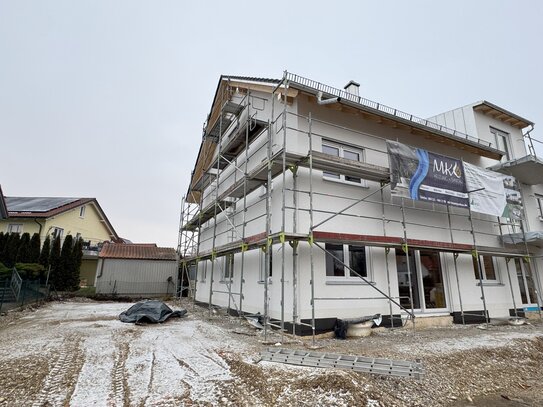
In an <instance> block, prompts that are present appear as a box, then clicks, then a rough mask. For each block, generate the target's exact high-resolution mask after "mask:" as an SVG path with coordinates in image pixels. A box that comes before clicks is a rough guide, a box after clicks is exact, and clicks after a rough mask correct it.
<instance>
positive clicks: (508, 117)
mask: <svg viewBox="0 0 543 407" xmlns="http://www.w3.org/2000/svg"><path fill="white" fill-rule="evenodd" d="M473 110H475V111H476V112H481V113H483V114H485V115H487V116H491V117H493V118H494V119H497V120H501V121H502V122H505V123H508V124H510V125H511V126H514V127H517V128H519V129H523V128H525V127H528V126H533V125H534V123H533V122H531V121H530V120H528V119H525V118H523V117H521V116H518V115H516V114H514V113H511V112H510V111H508V110H506V109H504V108H502V107H499V106H496V105H495V104H493V103H490V102H487V101H486V100H482V101H481V102H479V103H476V104H475V105H473Z"/></svg>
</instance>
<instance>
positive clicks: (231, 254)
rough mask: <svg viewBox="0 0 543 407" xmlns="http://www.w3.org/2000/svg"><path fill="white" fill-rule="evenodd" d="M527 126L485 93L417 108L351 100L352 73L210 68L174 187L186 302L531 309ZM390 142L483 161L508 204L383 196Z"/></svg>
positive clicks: (272, 315)
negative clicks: (214, 78) (188, 169)
mask: <svg viewBox="0 0 543 407" xmlns="http://www.w3.org/2000/svg"><path fill="white" fill-rule="evenodd" d="M532 129H533V123H532V122H530V121H529V120H526V119H524V118H522V117H520V116H518V115H516V114H513V113H511V112H508V111H507V110H505V109H503V108H501V107H498V106H496V105H493V104H492V103H489V102H486V101H482V102H477V103H474V104H471V105H468V106H464V107H462V108H459V109H456V110H452V111H450V112H446V113H443V114H440V115H437V116H435V117H433V118H430V119H427V120H426V119H421V118H419V117H416V116H413V115H411V114H408V113H404V112H401V111H399V110H397V109H394V108H391V107H388V106H385V105H382V104H380V103H376V102H373V101H370V100H367V99H364V98H363V97H362V96H360V95H359V85H358V84H357V83H355V82H353V81H351V82H349V83H348V84H347V86H345V88H344V90H340V89H336V88H333V87H330V86H327V85H324V84H322V83H319V82H316V81H313V80H310V79H306V78H303V77H300V76H298V75H294V74H291V73H287V72H285V73H284V75H283V77H282V78H281V79H264V78H252V77H239V76H222V77H221V78H220V79H219V84H218V87H217V91H216V94H215V97H214V99H213V102H212V107H211V111H210V113H209V115H208V117H207V120H206V123H205V126H204V134H203V139H202V144H201V146H200V150H199V153H198V157H197V160H196V163H195V166H194V171H193V173H192V179H191V183H190V186H189V188H188V191H187V194H186V196H185V197H184V200H183V208H182V214H181V225H180V237H179V254H180V255H181V256H182V273H181V280H182V282H181V283H182V284H183V285H184V286H185V287H188V291H190V294H191V295H193V296H194V297H195V300H196V301H197V302H200V303H207V304H213V305H217V306H221V307H227V308H228V309H229V311H231V312H233V313H238V314H240V313H248V314H255V313H260V314H261V315H263V316H264V320H265V321H266V324H267V325H268V326H278V327H283V328H285V329H287V330H289V331H293V332H295V333H298V334H306V333H311V332H317V333H318V332H321V331H325V330H329V329H331V328H332V327H333V326H334V323H335V322H336V319H338V318H340V319H345V318H357V317H360V316H364V315H372V314H376V313H380V314H382V316H383V319H384V324H385V325H388V326H390V325H394V326H398V325H399V324H400V323H405V321H406V320H407V319H412V318H414V317H416V320H418V318H419V317H422V318H424V317H438V318H443V319H451V318H453V320H454V321H455V322H456V323H469V322H479V321H484V320H485V319H488V318H490V319H492V318H502V317H508V316H510V315H521V316H522V315H525V314H526V313H529V312H531V313H535V314H536V315H539V316H540V315H541V304H542V300H541V295H540V293H541V280H542V277H541V270H543V264H542V262H541V254H542V249H541V247H542V244H543V240H542V237H541V236H542V234H540V233H537V232H538V231H539V230H543V227H542V226H543V185H542V184H543V162H542V161H540V160H539V159H537V158H536V157H535V152H534V149H533V145H532V143H533V140H532V139H531V137H530V133H529V132H530V131H531V130H532ZM391 141H392V142H397V143H396V144H398V143H401V145H406V146H411V147H412V148H414V150H413V151H415V149H416V150H417V151H426V152H429V154H430V155H431V156H439V157H447V159H451V160H453V161H454V160H457V161H458V162H460V163H464V164H465V165H469V164H472V166H473V167H476V168H480V169H485V168H490V169H492V170H493V171H495V173H490V172H485V174H486V176H489V177H490V178H489V180H490V179H491V178H493V175H492V174H495V176H496V177H498V178H499V177H501V175H499V174H506V175H512V176H513V177H515V178H514V179H513V180H514V181H512V182H516V185H517V186H519V188H517V191H516V192H515V191H514V192H512V193H511V194H509V193H508V194H507V196H506V197H505V198H504V200H505V199H507V202H508V203H509V202H514V203H515V204H517V205H516V207H515V214H514V216H513V215H512V214H511V213H509V215H506V216H504V215H499V216H496V215H493V214H489V213H490V212H487V213H480V212H476V211H474V210H472V208H471V207H467V206H465V207H462V206H461V205H453V204H450V203H449V202H445V201H443V200H440V199H437V200H434V201H432V200H420V199H419V200H417V199H410V198H406V197H401V196H398V194H396V193H394V191H393V190H392V188H394V187H398V185H397V183H396V182H391V175H392V177H393V178H394V174H391V170H390V166H389V162H390V149H389V148H387V145H390V143H387V142H391ZM399 145H400V144H399ZM427 154H428V153H427ZM451 162H452V161H451ZM407 167H409V166H407ZM443 168H445V167H443ZM443 168H441V169H442V170H443V171H446V170H444V169H443ZM451 168H452V167H451ZM455 171H456V175H460V174H461V171H460V170H458V171H457V170H455ZM482 171H484V170H482ZM498 173H499V174H498ZM496 177H494V178H496ZM400 183H401V182H400ZM489 184H490V181H489ZM506 187H507V185H506ZM428 188H430V187H428ZM430 189H431V188H430ZM481 190H482V191H487V192H488V191H489V187H485V186H483V187H482V188H477V189H476V190H471V191H470V190H464V191H461V193H460V195H462V196H464V198H466V203H467V202H468V201H472V202H473V201H474V199H472V198H473V197H472V194H474V193H480V192H481ZM437 202H441V203H437ZM500 214H501V212H500ZM190 271H192V272H190ZM187 280H190V284H189V281H187Z"/></svg>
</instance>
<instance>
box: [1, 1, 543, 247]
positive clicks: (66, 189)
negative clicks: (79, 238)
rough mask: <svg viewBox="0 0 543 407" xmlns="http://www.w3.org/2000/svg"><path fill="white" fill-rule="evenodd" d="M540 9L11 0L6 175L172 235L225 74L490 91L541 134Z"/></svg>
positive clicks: (433, 104) (413, 109)
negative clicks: (285, 73) (286, 73)
mask: <svg viewBox="0 0 543 407" xmlns="http://www.w3.org/2000/svg"><path fill="white" fill-rule="evenodd" d="M542 16H543V2H541V1H539V0H533V1H512V0H511V1H500V0H488V1H465V0H463V1H460V0H454V1H448V2H443V1H441V2H437V1H413V0H410V1H395V2H393V1H381V2H377V1H371V2H370V1H352V2H347V1H344V2H330V1H307V2H305V1H304V2H295V1H274V2H267V5H264V2H257V1H233V0H231V1H220V2H219V1H217V2H211V1H206V2H199V4H190V3H188V2H184V1H136V0H129V1H112V0H103V1H98V0H92V1H91V0H89V1H82V0H80V1H73V0H65V1H45V0H35V1H25V0H9V1H8V0H0V151H1V152H2V154H1V159H0V184H1V185H2V189H3V191H4V194H5V195H7V196H75V197H96V198H97V199H98V202H100V204H101V205H102V207H103V209H104V211H105V212H106V214H107V216H108V217H109V220H110V221H111V223H112V224H113V226H114V227H115V228H116V230H117V232H118V233H119V234H120V235H121V236H123V237H126V238H128V239H131V240H133V241H135V242H156V243H158V244H159V245H164V246H172V247H174V246H176V245H177V229H178V226H179V210H180V204H181V197H182V196H183V194H184V193H185V192H186V190H187V186H188V182H189V177H190V172H191V170H192V168H193V165H194V161H195V159H196V155H197V152H198V148H199V145H200V141H201V136H202V124H203V121H204V120H205V118H206V115H207V114H208V112H209V109H210V104H211V102H212V98H213V95H214V91H215V89H216V86H217V81H218V78H219V75H221V74H233V75H247V76H260V77H273V78H280V77H281V75H282V72H283V70H285V69H287V70H289V71H290V72H293V73H297V74H299V75H302V76H306V77H309V78H311V79H315V80H318V81H320V82H325V83H327V84H329V85H332V86H335V87H339V88H342V87H343V86H344V85H345V84H346V83H347V82H348V81H349V80H350V79H354V80H356V81H357V82H359V83H360V84H361V94H362V95H363V96H364V97H366V98H368V99H372V100H376V101H378V102H381V103H384V104H387V105H389V106H393V107H395V108H398V109H401V110H404V111H406V112H409V113H412V114H415V115H418V116H421V117H429V116H432V115H434V114H436V113H440V112H442V111H446V110H450V109H452V108H455V107H459V106H463V105H465V104H468V103H471V102H473V101H477V100H481V99H486V100H488V101H490V102H493V103H495V104H497V105H499V106H502V107H504V108H506V109H508V110H510V111H512V112H514V113H516V114H518V115H520V116H523V117H525V118H527V119H530V120H532V121H534V122H535V123H536V130H535V131H534V132H533V133H532V134H533V135H535V136H536V137H537V138H538V139H541V134H542V132H541V130H540V127H538V123H539V125H540V126H543V110H542V102H541V95H543V80H542V78H541V75H542V74H543V47H542V45H541V44H542V43H541V39H542V38H543V28H542V27H543V25H542V24H541V17H542ZM539 147H541V145H540V146H539ZM539 151H540V155H541V151H543V150H542V149H539Z"/></svg>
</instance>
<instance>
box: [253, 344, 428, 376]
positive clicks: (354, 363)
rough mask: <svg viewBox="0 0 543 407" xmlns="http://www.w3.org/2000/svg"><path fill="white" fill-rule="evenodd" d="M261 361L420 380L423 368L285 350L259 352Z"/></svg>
mask: <svg viewBox="0 0 543 407" xmlns="http://www.w3.org/2000/svg"><path fill="white" fill-rule="evenodd" d="M260 356H261V358H262V360H266V361H269V362H277V363H286V364H291V365H298V366H308V367H323V368H337V369H346V370H353V371H356V372H363V373H372V374H378V375H386V376H399V377H413V378H416V379H420V378H421V376H422V375H423V374H424V368H423V366H422V364H421V363H420V362H411V361H406V360H392V359H383V358H369V357H364V356H354V355H338V354H333V353H319V352H307V351H300V350H292V349H285V348H268V349H266V350H264V351H262V352H260Z"/></svg>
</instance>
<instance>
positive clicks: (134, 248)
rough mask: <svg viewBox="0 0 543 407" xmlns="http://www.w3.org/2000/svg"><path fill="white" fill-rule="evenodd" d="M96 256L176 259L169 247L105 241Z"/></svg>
mask: <svg viewBox="0 0 543 407" xmlns="http://www.w3.org/2000/svg"><path fill="white" fill-rule="evenodd" d="M98 257H100V258H101V259H131V260H171V261H176V260H177V253H176V252H175V250H174V249H173V248H171V247H157V246H156V245H154V244H122V243H106V244H105V245H104V246H103V247H102V250H101V251H100V254H99V256H98Z"/></svg>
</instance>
